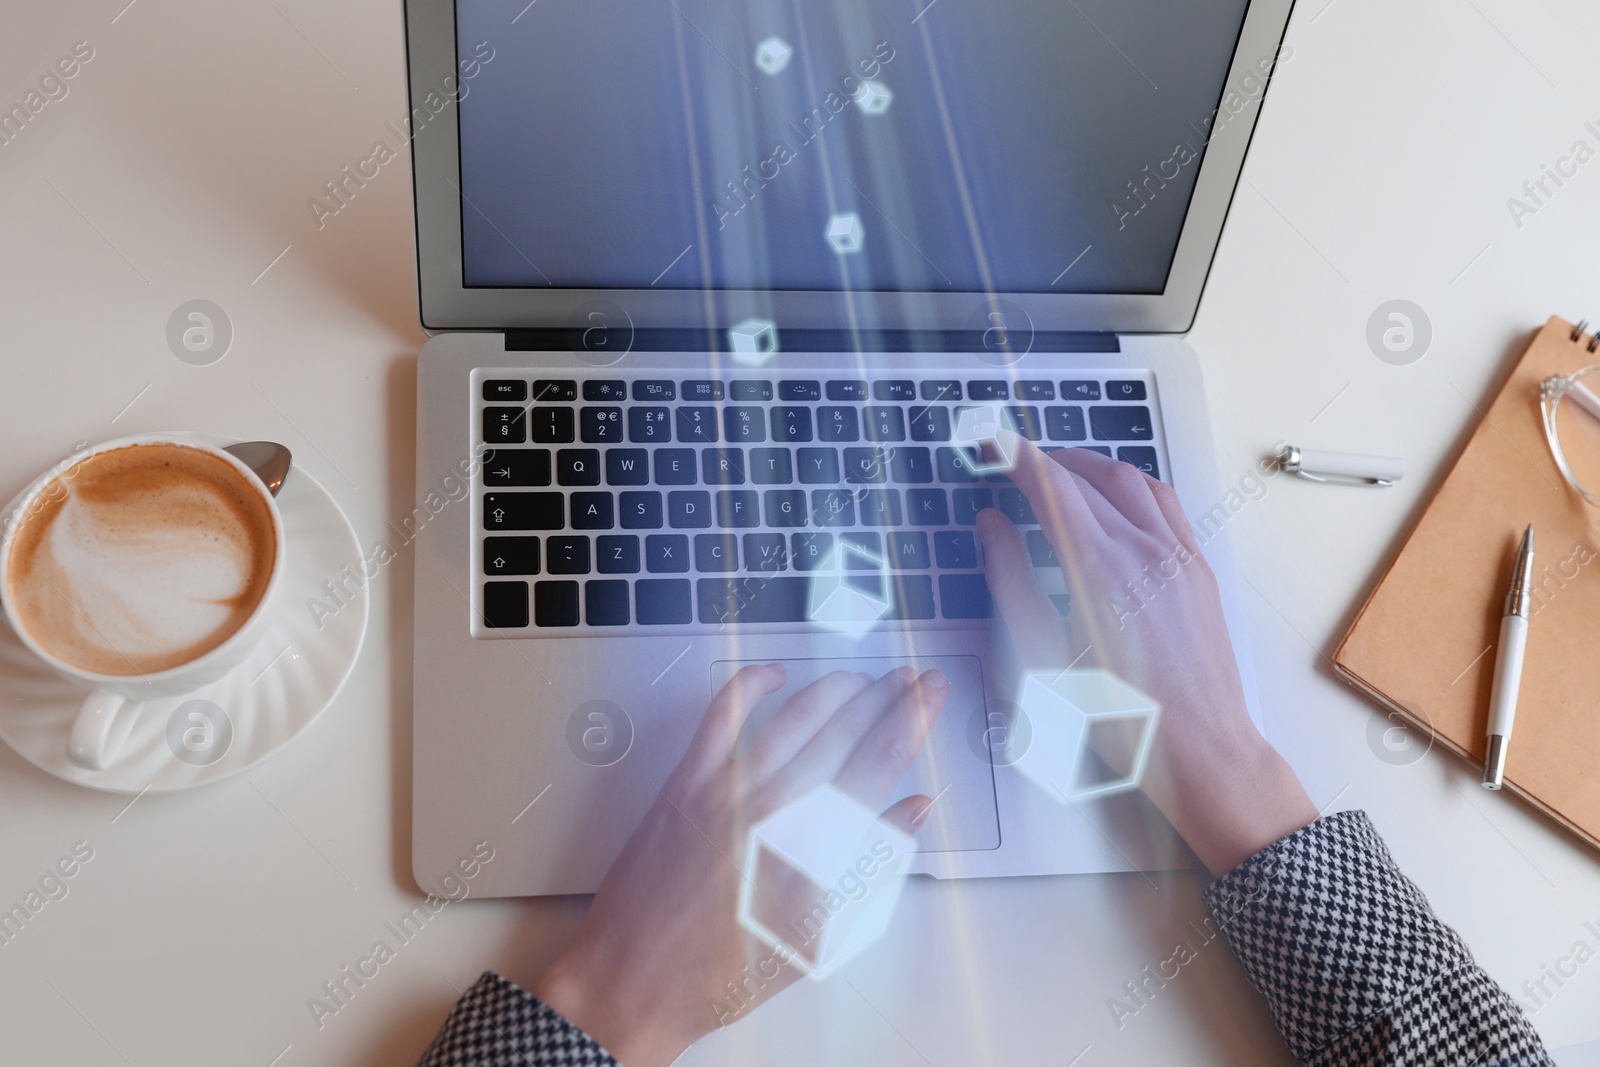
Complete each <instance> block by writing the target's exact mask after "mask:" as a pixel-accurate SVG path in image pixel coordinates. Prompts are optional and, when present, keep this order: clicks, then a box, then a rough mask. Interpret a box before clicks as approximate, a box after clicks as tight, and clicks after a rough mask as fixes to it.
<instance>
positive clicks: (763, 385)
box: [728, 379, 772, 400]
mask: <svg viewBox="0 0 1600 1067" xmlns="http://www.w3.org/2000/svg"><path fill="white" fill-rule="evenodd" d="M728 396H729V398H730V399H732V400H771V399H772V383H771V382H764V381H759V380H754V379H744V380H742V381H741V380H736V381H732V382H729V383H728Z"/></svg>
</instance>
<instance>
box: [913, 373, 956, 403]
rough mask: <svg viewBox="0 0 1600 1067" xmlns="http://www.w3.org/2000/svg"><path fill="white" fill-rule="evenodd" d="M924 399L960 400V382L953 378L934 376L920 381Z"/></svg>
mask: <svg viewBox="0 0 1600 1067" xmlns="http://www.w3.org/2000/svg"><path fill="white" fill-rule="evenodd" d="M922 399H924V400H944V401H951V400H960V399H961V383H960V382H958V381H956V380H955V379H953V378H936V379H933V380H932V381H926V382H923V383H922Z"/></svg>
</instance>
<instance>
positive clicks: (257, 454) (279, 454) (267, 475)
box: [223, 441, 293, 496]
mask: <svg viewBox="0 0 1600 1067" xmlns="http://www.w3.org/2000/svg"><path fill="white" fill-rule="evenodd" d="M223 451H224V452H226V453H228V454H229V455H231V456H233V458H234V459H237V460H238V461H239V462H240V463H243V464H244V465H245V466H246V467H249V468H250V469H251V470H253V471H255V472H256V477H257V478H260V479H261V481H262V482H263V483H264V484H265V485H266V487H267V492H269V493H271V494H272V495H273V496H277V495H278V490H279V489H282V488H283V480H284V479H285V478H287V477H289V463H290V461H291V460H292V459H293V457H292V456H291V455H290V454H289V450H288V449H287V448H285V447H283V446H282V445H280V444H278V443H277V442H276V441H240V442H239V443H238V444H236V445H229V446H228V447H227V448H224V449H223Z"/></svg>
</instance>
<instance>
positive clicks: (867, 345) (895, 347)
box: [505, 327, 1122, 353]
mask: <svg viewBox="0 0 1600 1067" xmlns="http://www.w3.org/2000/svg"><path fill="white" fill-rule="evenodd" d="M596 332H597V330H596V329H595V328H589V329H585V328H582V327H572V328H568V327H549V328H544V327H540V328H530V329H517V330H507V331H506V335H505V336H506V351H507V352H581V351H585V350H590V351H608V350H614V349H615V348H616V347H618V345H617V341H618V340H619V339H618V338H615V337H607V336H604V335H606V334H608V333H610V332H611V331H609V330H607V329H605V328H599V330H598V333H599V334H600V335H602V336H601V337H598V338H597V337H596V336H595V335H596ZM1022 336H1023V335H1021V334H1018V333H1017V332H1016V331H1012V332H1011V334H1010V335H1009V336H1007V337H1001V338H996V337H995V336H994V331H989V332H987V333H986V332H985V331H982V330H880V331H874V332H859V333H853V332H851V331H849V330H796V329H789V330H784V331H783V332H782V345H783V348H784V349H785V350H787V351H790V352H974V353H981V352H985V351H987V352H997V351H1004V349H1003V348H1001V347H999V346H1003V345H1006V344H1011V345H1015V346H1017V347H1018V348H1020V349H1021V350H1022V352H1024V353H1026V352H1120V351H1121V350H1122V348H1121V345H1120V344H1119V343H1118V341H1117V335H1116V334H1114V333H1099V332H1089V331H1081V330H1038V331H1036V332H1035V333H1034V334H1033V337H1032V344H1029V345H1026V346H1025V347H1024V346H1023V345H1022V344H1021V340H1022ZM631 340H632V344H631V345H627V346H626V348H627V349H630V350H632V351H635V352H695V353H726V352H727V351H728V345H727V334H726V333H725V332H724V331H721V330H717V331H711V330H694V329H636V330H634V331H633V336H632V338H631Z"/></svg>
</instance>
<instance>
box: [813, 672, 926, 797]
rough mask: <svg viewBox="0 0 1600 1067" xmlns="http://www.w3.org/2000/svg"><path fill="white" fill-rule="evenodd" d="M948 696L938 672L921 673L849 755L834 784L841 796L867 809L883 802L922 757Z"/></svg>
mask: <svg viewBox="0 0 1600 1067" xmlns="http://www.w3.org/2000/svg"><path fill="white" fill-rule="evenodd" d="M949 695H950V680H949V679H948V678H946V677H945V676H944V675H943V674H941V673H940V672H939V671H924V672H923V673H922V675H921V677H919V678H918V679H917V681H916V683H915V684H914V685H912V686H911V687H910V688H909V689H907V690H906V691H905V694H904V695H903V696H902V697H901V698H900V699H899V700H898V701H896V702H895V704H894V705H893V706H892V707H890V708H889V709H888V710H887V711H886V712H885V713H884V714H883V715H882V716H881V717H879V719H878V721H877V722H876V723H874V724H873V725H872V728H871V729H869V730H868V731H867V733H866V736H864V737H863V738H862V739H861V743H860V744H858V745H857V746H856V748H855V751H853V752H852V753H850V758H849V759H848V760H847V761H846V762H845V764H844V767H843V768H842V769H841V770H840V772H839V776H838V778H837V779H835V784H836V785H837V786H838V788H839V791H840V792H841V793H844V794H845V795H846V796H851V797H854V798H855V799H857V800H859V801H860V802H861V803H863V804H865V805H867V806H868V807H870V808H877V807H878V806H879V805H881V804H882V803H883V802H884V801H885V800H887V799H888V798H889V794H890V793H892V792H894V787H895V783H896V782H898V781H900V779H901V778H902V777H904V775H905V773H906V768H907V767H910V766H911V763H912V761H913V760H915V759H916V758H917V754H918V753H920V752H921V751H922V746H923V744H924V743H925V742H926V741H927V740H928V733H929V731H931V730H932V729H933V724H934V721H935V720H936V719H938V718H939V713H940V712H941V711H943V710H944V703H945V697H947V696H949Z"/></svg>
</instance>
